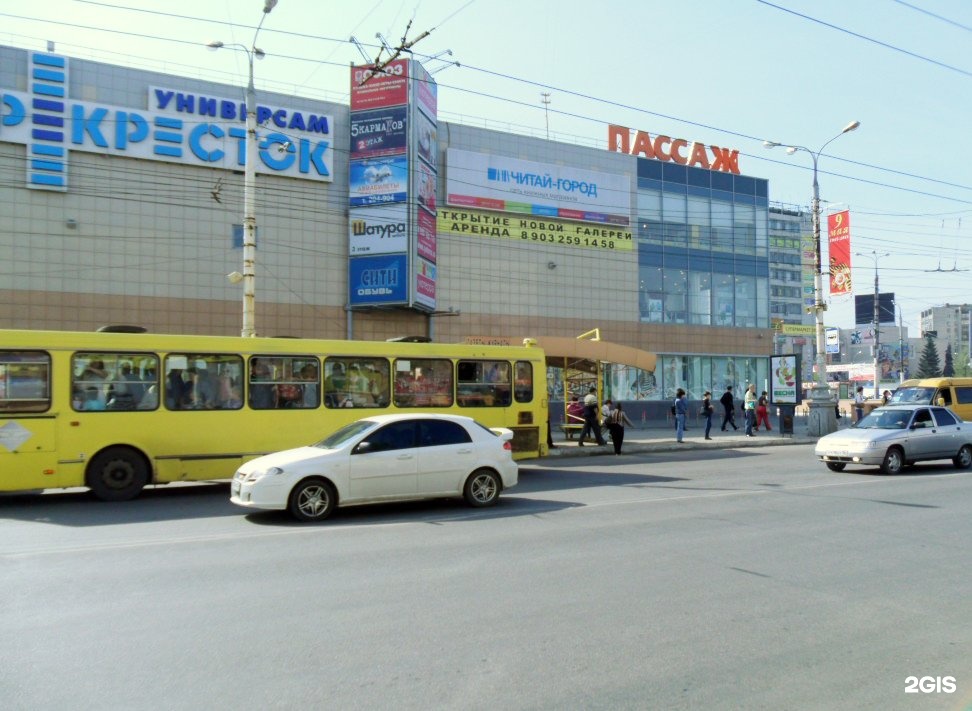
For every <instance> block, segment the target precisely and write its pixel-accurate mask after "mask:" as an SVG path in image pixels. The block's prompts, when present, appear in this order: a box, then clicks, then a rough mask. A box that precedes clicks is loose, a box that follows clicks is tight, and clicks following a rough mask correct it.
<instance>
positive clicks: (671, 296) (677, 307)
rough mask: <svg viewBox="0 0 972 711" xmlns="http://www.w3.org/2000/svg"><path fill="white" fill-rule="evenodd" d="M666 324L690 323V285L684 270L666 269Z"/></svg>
mask: <svg viewBox="0 0 972 711" xmlns="http://www.w3.org/2000/svg"><path fill="white" fill-rule="evenodd" d="M664 275H665V295H664V299H665V323H688V284H687V283H686V279H685V276H686V275H685V271H684V270H682V269H665V270H664Z"/></svg>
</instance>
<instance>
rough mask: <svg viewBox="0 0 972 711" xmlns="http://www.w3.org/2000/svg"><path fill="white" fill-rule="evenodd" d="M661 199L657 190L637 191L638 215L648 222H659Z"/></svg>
mask: <svg viewBox="0 0 972 711" xmlns="http://www.w3.org/2000/svg"><path fill="white" fill-rule="evenodd" d="M661 211H662V198H661V192H660V191H658V190H639V191H638V215H640V216H642V217H644V218H645V219H648V220H661V218H662V213H661Z"/></svg>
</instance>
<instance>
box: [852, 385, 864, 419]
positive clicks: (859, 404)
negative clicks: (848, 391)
mask: <svg viewBox="0 0 972 711" xmlns="http://www.w3.org/2000/svg"><path fill="white" fill-rule="evenodd" d="M854 413H855V414H856V415H857V422H860V421H861V420H862V419H863V418H864V386H863V385H858V386H857V392H856V393H854Z"/></svg>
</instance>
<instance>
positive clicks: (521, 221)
mask: <svg viewBox="0 0 972 711" xmlns="http://www.w3.org/2000/svg"><path fill="white" fill-rule="evenodd" d="M437 226H438V232H439V234H440V235H441V234H450V235H458V236H471V237H499V238H502V239H512V240H517V241H520V242H525V243H528V244H542V245H549V246H551V247H581V248H585V249H598V250H608V251H621V252H630V251H632V250H633V249H634V239H633V237H632V235H631V231H630V230H624V229H618V228H617V227H614V226H611V225H594V224H590V223H583V222H569V221H566V220H552V219H550V218H541V219H538V218H536V217H533V216H531V215H509V214H502V213H498V212H486V211H480V210H439V212H438V224H437Z"/></svg>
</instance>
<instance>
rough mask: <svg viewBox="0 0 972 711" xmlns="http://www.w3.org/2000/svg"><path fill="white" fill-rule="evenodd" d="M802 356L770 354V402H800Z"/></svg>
mask: <svg viewBox="0 0 972 711" xmlns="http://www.w3.org/2000/svg"><path fill="white" fill-rule="evenodd" d="M799 374H800V356H798V355H781V356H770V385H771V390H770V402H772V403H773V404H774V405H796V404H797V403H799V402H800V398H801V392H800V378H799Z"/></svg>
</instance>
